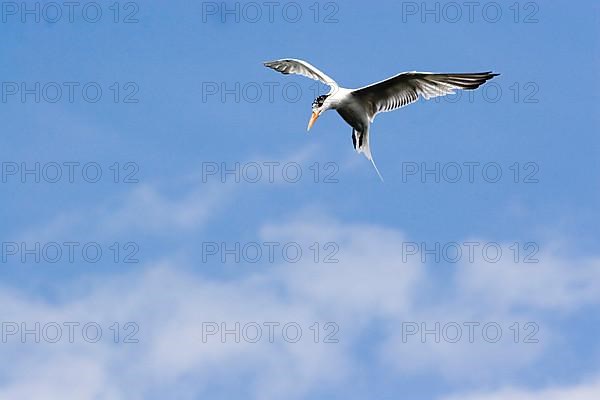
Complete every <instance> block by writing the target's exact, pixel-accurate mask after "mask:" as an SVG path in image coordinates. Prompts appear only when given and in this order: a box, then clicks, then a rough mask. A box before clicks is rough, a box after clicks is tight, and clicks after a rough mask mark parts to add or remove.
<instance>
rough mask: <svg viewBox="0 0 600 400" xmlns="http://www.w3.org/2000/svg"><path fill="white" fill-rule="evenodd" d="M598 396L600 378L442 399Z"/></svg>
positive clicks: (588, 399) (590, 399) (579, 399)
mask: <svg viewBox="0 0 600 400" xmlns="http://www.w3.org/2000/svg"><path fill="white" fill-rule="evenodd" d="M599 398H600V379H598V378H597V379H594V380H591V381H588V382H583V383H579V384H575V385H568V386H562V387H561V386H553V387H549V388H544V389H539V390H531V389H517V388H507V389H502V390H498V391H496V392H478V393H472V394H461V395H457V396H450V397H444V399H443V400H505V399H510V400H564V399H569V400H597V399H599Z"/></svg>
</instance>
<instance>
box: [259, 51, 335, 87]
mask: <svg viewBox="0 0 600 400" xmlns="http://www.w3.org/2000/svg"><path fill="white" fill-rule="evenodd" d="M264 65H265V67H269V68H272V69H274V70H275V71H279V72H281V73H282V74H286V75H287V74H298V75H303V76H306V77H308V78H311V79H314V80H316V81H321V82H323V83H324V84H326V85H327V86H329V87H331V91H330V93H332V92H335V91H336V90H337V89H338V88H339V86H338V84H337V83H336V81H334V80H333V79H331V78H330V77H329V76H327V75H326V74H325V73H323V72H321V71H320V70H319V69H317V68H316V67H314V66H312V65H310V64H309V63H307V62H306V61H302V60H296V59H293V58H288V59H283V60H275V61H268V62H265V63H264Z"/></svg>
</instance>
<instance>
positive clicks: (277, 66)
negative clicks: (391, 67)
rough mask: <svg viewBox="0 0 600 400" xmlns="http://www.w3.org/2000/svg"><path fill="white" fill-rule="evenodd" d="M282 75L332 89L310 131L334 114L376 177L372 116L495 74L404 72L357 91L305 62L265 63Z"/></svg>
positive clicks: (316, 106) (317, 104)
mask: <svg viewBox="0 0 600 400" xmlns="http://www.w3.org/2000/svg"><path fill="white" fill-rule="evenodd" d="M265 66H266V67H269V68H272V69H274V70H276V71H279V72H281V73H283V74H299V75H304V76H307V77H309V78H311V79H315V80H319V81H321V82H323V83H325V84H326V85H329V86H330V87H331V90H330V91H329V93H328V94H327V95H324V96H319V97H317V98H316V99H315V101H314V102H313V115H312V118H311V119H310V122H309V124H308V129H309V130H310V128H311V127H312V125H313V124H314V122H315V121H316V120H317V118H318V117H319V115H321V114H322V113H323V112H325V111H327V110H336V111H337V112H338V114H340V116H341V117H342V118H343V119H344V121H346V123H347V124H348V125H350V126H351V127H352V142H353V144H354V148H355V150H356V151H357V152H359V153H362V154H364V155H365V157H367V158H368V159H369V160H370V161H371V163H372V164H373V166H374V167H375V170H376V171H377V174H378V175H379V177H380V178H381V174H379V171H378V170H377V166H376V165H375V162H374V161H373V156H372V154H371V147H370V144H369V129H370V126H371V123H372V122H373V120H374V118H375V116H376V115H377V114H379V113H381V112H387V111H392V110H395V109H397V108H400V107H404V106H406V105H408V104H410V103H413V102H415V101H417V100H418V98H419V96H422V97H424V98H425V99H430V98H432V97H437V96H445V95H447V94H453V93H454V90H456V89H467V90H472V89H476V88H478V87H479V86H480V85H482V84H483V83H485V82H486V81H487V80H489V79H491V78H493V77H494V76H496V75H498V74H493V73H491V72H480V73H467V74H463V73H459V74H437V73H431V72H403V73H401V74H398V75H396V76H393V77H391V78H389V79H386V80H383V81H381V82H377V83H374V84H372V85H369V86H365V87H363V88H359V89H347V88H343V87H340V86H339V85H338V84H337V82H335V81H334V80H333V79H331V78H330V77H329V76H327V75H326V74H324V73H323V72H321V71H320V70H319V69H317V68H316V67H314V66H312V65H311V64H309V63H308V62H306V61H302V60H296V59H283V60H276V61H270V62H266V63H265Z"/></svg>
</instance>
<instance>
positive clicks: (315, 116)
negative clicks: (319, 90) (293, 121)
mask: <svg viewBox="0 0 600 400" xmlns="http://www.w3.org/2000/svg"><path fill="white" fill-rule="evenodd" d="M319 115H320V114H319V113H318V112H316V111H313V113H312V116H311V117H310V121H308V129H307V131H310V128H312V126H313V125H314V124H315V121H316V120H317V118H319Z"/></svg>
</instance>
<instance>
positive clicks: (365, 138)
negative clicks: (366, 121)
mask: <svg viewBox="0 0 600 400" xmlns="http://www.w3.org/2000/svg"><path fill="white" fill-rule="evenodd" d="M352 144H354V150H356V151H357V152H358V153H359V154H360V153H362V154H364V155H365V157H367V159H368V160H369V161H371V164H373V168H375V172H377V175H378V176H379V179H381V182H384V180H383V176H381V174H380V173H379V169H378V168H377V165H375V161H374V160H373V156H372V155H371V147H370V146H369V129H366V130H365V131H364V132H359V131H357V130H356V129H352Z"/></svg>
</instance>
